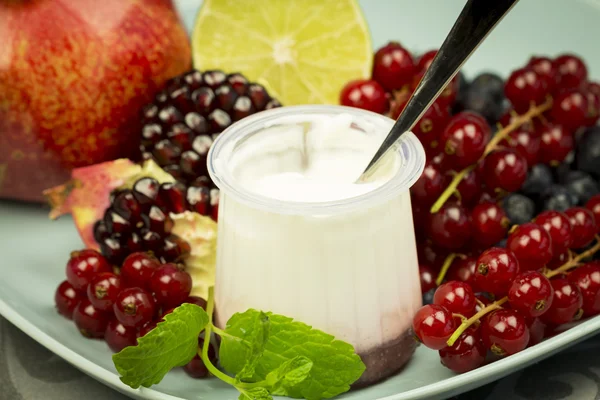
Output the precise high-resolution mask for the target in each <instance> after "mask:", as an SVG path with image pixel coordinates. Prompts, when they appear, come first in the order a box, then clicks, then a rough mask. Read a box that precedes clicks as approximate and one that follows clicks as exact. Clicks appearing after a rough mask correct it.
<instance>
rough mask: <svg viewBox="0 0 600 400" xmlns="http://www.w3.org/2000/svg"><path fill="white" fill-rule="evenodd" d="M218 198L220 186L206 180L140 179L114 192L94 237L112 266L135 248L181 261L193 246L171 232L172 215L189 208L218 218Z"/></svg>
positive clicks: (166, 258) (97, 225)
mask: <svg viewBox="0 0 600 400" xmlns="http://www.w3.org/2000/svg"><path fill="white" fill-rule="evenodd" d="M218 201H219V199H218V191H217V189H214V188H211V187H210V183H209V182H208V181H206V180H202V179H198V180H196V181H195V182H194V183H192V185H190V186H186V185H185V184H183V183H181V182H166V183H162V184H159V183H158V181H157V180H156V179H154V178H150V177H146V178H141V179H139V180H138V181H136V182H135V183H134V185H133V187H132V188H131V189H124V190H117V191H115V192H114V193H113V194H112V195H111V202H110V207H109V208H108V209H107V210H106V212H105V213H104V218H103V219H102V220H100V221H97V222H96V224H95V225H94V238H95V239H96V241H97V242H98V244H99V245H100V250H101V252H102V255H104V257H106V258H107V260H108V261H109V262H111V263H112V264H113V265H121V263H122V262H123V260H124V259H125V257H127V255H129V254H131V253H133V252H136V251H151V252H153V253H154V254H155V255H156V256H157V257H158V258H159V259H160V260H161V261H162V262H181V261H182V260H183V258H185V256H187V255H188V254H189V253H190V246H189V244H188V243H187V242H186V241H184V240H183V239H182V238H180V237H179V236H177V235H175V234H173V233H171V230H172V229H173V220H172V218H171V217H170V214H171V213H173V214H180V213H182V212H184V211H186V210H189V211H194V212H197V213H199V214H201V215H207V216H210V217H212V218H213V219H214V220H216V219H217V213H218Z"/></svg>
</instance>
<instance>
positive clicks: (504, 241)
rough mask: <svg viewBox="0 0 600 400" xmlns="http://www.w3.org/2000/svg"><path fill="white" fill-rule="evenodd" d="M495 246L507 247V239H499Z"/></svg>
mask: <svg viewBox="0 0 600 400" xmlns="http://www.w3.org/2000/svg"><path fill="white" fill-rule="evenodd" d="M494 247H502V248H506V239H502V240H501V241H499V242H498V243H496V244H495V245H494Z"/></svg>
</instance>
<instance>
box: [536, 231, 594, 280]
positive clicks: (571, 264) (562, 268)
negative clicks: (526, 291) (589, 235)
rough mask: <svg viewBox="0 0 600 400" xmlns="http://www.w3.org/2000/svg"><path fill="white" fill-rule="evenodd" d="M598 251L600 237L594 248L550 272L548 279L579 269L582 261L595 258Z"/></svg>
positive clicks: (547, 275)
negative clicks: (572, 269)
mask: <svg viewBox="0 0 600 400" xmlns="http://www.w3.org/2000/svg"><path fill="white" fill-rule="evenodd" d="M598 251H600V237H599V236H596V244H595V245H594V246H592V247H590V248H589V249H587V250H586V251H584V252H583V253H581V254H579V255H577V256H575V257H573V258H572V259H570V260H569V261H567V262H566V263H564V264H563V265H561V266H560V267H559V268H557V269H555V270H552V271H549V272H548V273H547V274H546V278H548V279H550V278H552V277H554V276H556V275H559V274H562V273H563V272H566V271H568V270H570V269H571V268H574V267H577V266H578V265H579V263H581V260H583V259H585V258H587V257H590V256H593V255H594V254H596V253H597V252H598Z"/></svg>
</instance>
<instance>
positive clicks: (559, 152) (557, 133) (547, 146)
mask: <svg viewBox="0 0 600 400" xmlns="http://www.w3.org/2000/svg"><path fill="white" fill-rule="evenodd" d="M574 146H575V144H574V141H573V136H572V135H571V134H569V133H568V132H567V131H566V130H565V128H564V127H562V126H561V125H554V124H546V125H544V126H543V127H542V128H541V131H540V153H539V155H538V159H539V162H540V163H543V164H551V165H553V164H558V163H561V162H563V161H564V160H565V159H566V158H567V156H568V155H569V153H570V152H571V151H572V150H573V147H574Z"/></svg>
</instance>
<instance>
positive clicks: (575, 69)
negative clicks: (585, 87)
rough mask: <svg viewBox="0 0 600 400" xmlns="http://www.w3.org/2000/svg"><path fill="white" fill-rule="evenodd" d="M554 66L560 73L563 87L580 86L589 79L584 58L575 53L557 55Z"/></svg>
mask: <svg viewBox="0 0 600 400" xmlns="http://www.w3.org/2000/svg"><path fill="white" fill-rule="evenodd" d="M554 67H555V68H556V69H557V71H558V73H559V75H560V87H561V88H575V87H579V86H581V84H582V83H583V82H585V80H586V79H587V75H588V71H587V67H586V65H585V63H584V62H583V60H582V59H581V58H579V57H577V56H575V55H572V54H563V55H560V56H558V57H556V58H555V59H554Z"/></svg>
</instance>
